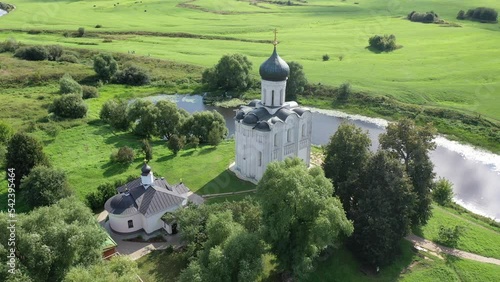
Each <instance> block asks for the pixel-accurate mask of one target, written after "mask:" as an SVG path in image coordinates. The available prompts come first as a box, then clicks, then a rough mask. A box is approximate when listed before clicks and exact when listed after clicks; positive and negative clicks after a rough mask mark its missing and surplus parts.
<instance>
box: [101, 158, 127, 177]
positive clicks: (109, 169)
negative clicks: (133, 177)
mask: <svg viewBox="0 0 500 282" xmlns="http://www.w3.org/2000/svg"><path fill="white" fill-rule="evenodd" d="M129 166H130V165H129V164H121V163H113V162H111V161H109V162H107V163H105V164H103V165H102V166H101V168H102V169H105V170H104V172H103V173H102V175H103V176H105V177H111V176H114V175H118V174H122V173H124V172H125V171H127V170H128V168H129Z"/></svg>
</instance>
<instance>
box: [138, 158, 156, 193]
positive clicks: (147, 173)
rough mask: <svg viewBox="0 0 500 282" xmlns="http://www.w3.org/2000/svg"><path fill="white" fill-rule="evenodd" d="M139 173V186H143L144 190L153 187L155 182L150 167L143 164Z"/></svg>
mask: <svg viewBox="0 0 500 282" xmlns="http://www.w3.org/2000/svg"><path fill="white" fill-rule="evenodd" d="M141 172H142V173H141V184H142V185H143V186H144V188H145V189H147V188H148V187H149V186H151V185H153V183H154V181H155V177H154V175H153V171H152V170H151V167H150V166H149V165H148V164H147V163H144V165H143V166H142V168H141Z"/></svg>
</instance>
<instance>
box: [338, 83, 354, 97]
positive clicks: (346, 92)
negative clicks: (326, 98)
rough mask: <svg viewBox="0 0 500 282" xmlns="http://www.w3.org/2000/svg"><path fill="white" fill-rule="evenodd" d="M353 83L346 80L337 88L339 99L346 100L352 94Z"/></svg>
mask: <svg viewBox="0 0 500 282" xmlns="http://www.w3.org/2000/svg"><path fill="white" fill-rule="evenodd" d="M351 92H352V90H351V84H350V83H349V82H344V83H342V84H341V85H340V87H339V88H338V89H337V100H338V101H342V102H345V101H347V99H349V97H350V96H351Z"/></svg>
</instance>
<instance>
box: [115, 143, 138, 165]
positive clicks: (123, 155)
mask: <svg viewBox="0 0 500 282" xmlns="http://www.w3.org/2000/svg"><path fill="white" fill-rule="evenodd" d="M134 158H135V153H134V150H132V148H130V147H127V146H123V147H121V148H120V149H118V152H116V153H113V154H111V161H112V162H118V163H123V164H131V163H132V162H133V161H134Z"/></svg>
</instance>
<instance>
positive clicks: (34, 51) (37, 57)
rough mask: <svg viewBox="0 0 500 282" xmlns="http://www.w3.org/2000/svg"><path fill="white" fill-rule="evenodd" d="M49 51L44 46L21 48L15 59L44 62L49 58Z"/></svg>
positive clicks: (17, 51) (15, 54)
mask: <svg viewBox="0 0 500 282" xmlns="http://www.w3.org/2000/svg"><path fill="white" fill-rule="evenodd" d="M48 56H49V54H48V52H47V49H45V47H43V46H29V47H21V48H18V49H17V50H16V53H14V57H16V58H19V59H23V60H28V61H43V60H46V59H47V58H48Z"/></svg>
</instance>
